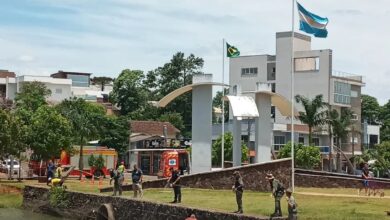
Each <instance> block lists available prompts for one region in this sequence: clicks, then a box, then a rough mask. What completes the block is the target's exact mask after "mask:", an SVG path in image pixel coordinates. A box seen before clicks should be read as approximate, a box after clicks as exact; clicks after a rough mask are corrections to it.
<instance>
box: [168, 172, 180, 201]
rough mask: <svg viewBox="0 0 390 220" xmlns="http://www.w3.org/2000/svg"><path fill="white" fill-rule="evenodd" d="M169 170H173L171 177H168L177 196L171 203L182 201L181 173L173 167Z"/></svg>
mask: <svg viewBox="0 0 390 220" xmlns="http://www.w3.org/2000/svg"><path fill="white" fill-rule="evenodd" d="M169 170H170V171H171V177H170V178H169V179H168V183H169V185H170V186H171V187H172V188H173V192H174V197H175V198H174V199H173V201H172V202H171V203H181V185H180V173H179V171H178V170H174V169H173V168H172V167H171V168H170V169H169Z"/></svg>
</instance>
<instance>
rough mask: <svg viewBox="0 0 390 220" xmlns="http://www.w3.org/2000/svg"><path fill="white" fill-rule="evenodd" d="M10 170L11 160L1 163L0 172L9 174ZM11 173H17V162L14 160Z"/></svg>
mask: <svg viewBox="0 0 390 220" xmlns="http://www.w3.org/2000/svg"><path fill="white" fill-rule="evenodd" d="M10 169H11V160H10V159H7V160H3V162H2V163H1V165H0V170H1V172H4V173H9V171H10ZM13 171H14V174H17V173H18V172H19V162H18V161H16V160H14V166H13Z"/></svg>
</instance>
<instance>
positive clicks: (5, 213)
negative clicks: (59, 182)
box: [0, 208, 65, 220]
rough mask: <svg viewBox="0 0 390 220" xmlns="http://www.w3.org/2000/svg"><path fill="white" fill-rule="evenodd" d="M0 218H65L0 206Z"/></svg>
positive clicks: (29, 219) (22, 219)
mask: <svg viewBox="0 0 390 220" xmlns="http://www.w3.org/2000/svg"><path fill="white" fill-rule="evenodd" d="M0 220H65V218H58V217H54V216H50V215H44V214H40V213H35V212H32V211H28V210H23V209H16V208H0Z"/></svg>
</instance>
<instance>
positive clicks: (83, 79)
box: [68, 74, 89, 87]
mask: <svg viewBox="0 0 390 220" xmlns="http://www.w3.org/2000/svg"><path fill="white" fill-rule="evenodd" d="M68 79H71V80H72V86H76V87H89V76H84V75H71V74H68Z"/></svg>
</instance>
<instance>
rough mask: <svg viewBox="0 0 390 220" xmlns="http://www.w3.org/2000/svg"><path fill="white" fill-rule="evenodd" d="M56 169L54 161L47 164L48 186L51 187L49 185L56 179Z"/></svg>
mask: <svg viewBox="0 0 390 220" xmlns="http://www.w3.org/2000/svg"><path fill="white" fill-rule="evenodd" d="M54 169H55V166H54V164H53V161H52V160H49V163H48V164H47V182H46V185H49V183H50V182H51V180H52V179H53V177H54Z"/></svg>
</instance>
